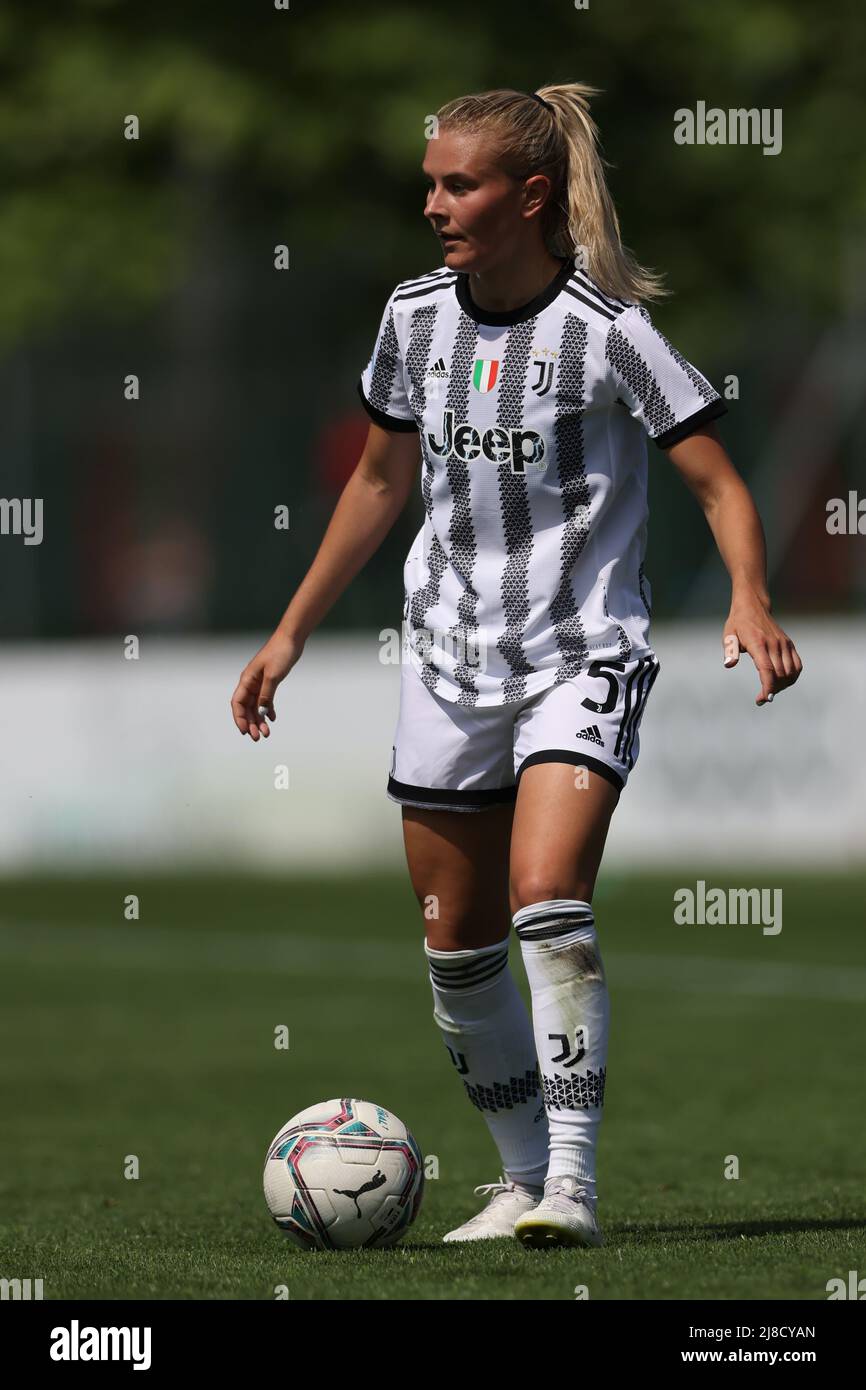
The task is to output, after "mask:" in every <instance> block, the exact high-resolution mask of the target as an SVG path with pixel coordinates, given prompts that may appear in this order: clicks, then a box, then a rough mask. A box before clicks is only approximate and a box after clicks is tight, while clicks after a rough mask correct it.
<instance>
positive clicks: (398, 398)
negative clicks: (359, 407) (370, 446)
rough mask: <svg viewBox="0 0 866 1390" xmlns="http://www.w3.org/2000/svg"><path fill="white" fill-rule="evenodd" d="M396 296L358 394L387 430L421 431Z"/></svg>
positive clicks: (360, 381)
mask: <svg viewBox="0 0 866 1390" xmlns="http://www.w3.org/2000/svg"><path fill="white" fill-rule="evenodd" d="M394 294H396V290H395V291H394ZM394 294H392V295H391V297H390V298H389V300H388V303H387V304H386V305H385V312H384V314H383V315H382V322H381V324H380V325H379V332H378V334H377V337H376V344H375V346H374V348H373V355H372V357H371V358H370V360H369V362H368V363H367V365H366V367H365V368H364V370H363V372H362V373H361V378H360V380H359V382H358V394H359V396H360V397H361V400H362V402H363V404H364V409H365V410H366V412H367V414H368V415H369V416H370V418H371V419H372V420H374V421H375V422H376V424H377V425H380V426H381V428H382V429H383V430H417V428H418V425H417V422H416V420H415V416H414V415H413V413H412V408H411V406H410V404H409V398H408V396H407V394H406V383H405V379H404V374H403V359H402V356H401V352H400V344H399V342H398V339H397V330H396V327H395V325H394Z"/></svg>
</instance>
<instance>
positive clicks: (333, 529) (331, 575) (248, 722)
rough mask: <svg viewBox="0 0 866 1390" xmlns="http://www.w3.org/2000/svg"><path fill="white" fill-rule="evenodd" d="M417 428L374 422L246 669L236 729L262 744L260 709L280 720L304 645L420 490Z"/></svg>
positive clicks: (236, 697) (236, 700)
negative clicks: (278, 697)
mask: <svg viewBox="0 0 866 1390" xmlns="http://www.w3.org/2000/svg"><path fill="white" fill-rule="evenodd" d="M420 457H421V454H420V446H419V441H418V434H417V431H415V430H411V431H409V430H402V429H401V430H390V429H382V428H381V427H380V426H379V425H377V424H375V423H373V422H372V421H371V422H370V429H369V432H368V434H367V442H366V444H365V446H364V450H363V453H362V454H361V457H360V459H359V460H358V463H357V466H356V468H355V471H354V472H353V473H352V476H351V477H350V479H349V481H348V482H347V483H346V486H345V487H344V489H343V491H342V493H341V494H340V499H339V501H338V502H337V505H336V507H335V508H334V514H333V516H332V517H331V520H330V522H329V523H328V529H327V531H326V532H325V535H324V537H323V539H322V543H321V545H320V546H319V549H318V552H317V554H316V557H315V559H314V560H313V563H312V564H311V565H310V568H309V570H308V571H307V573H306V575H305V576H304V578H303V580H302V581H301V583H300V585H299V586H298V589H297V591H296V593H295V596H294V598H293V599H292V601H291V603H290V604H289V606H288V608H287V609H286V611H285V613H284V614H283V616H282V618H281V619H280V622H279V624H278V625H277V628H276V630H275V631H274V634H273V636H272V637H270V638H269V639H268V641H267V642H266V643H265V645H264V646H263V647H262V649H261V650H260V651H258V652H256V655H255V656H254V657H253V659H252V661H250V662H248V664H247V665H246V666H245V667H244V669H243V671H242V672H241V676H240V680H239V681H238V684H237V687H236V689H235V692H234V694H233V695H232V700H231V707H232V715H233V717H234V721H235V724H236V725H237V727H238V728H239V729H240V731H241V733H242V734H249V736H250V738H251V739H252V740H253V742H254V743H258V741H259V738H260V737H264V738H267V737H268V734H269V733H270V730H269V729H268V725H267V721H266V719H265V717H264V716H263V715H260V714H259V712H258V710H259V706H260V705H262V706H264V707H265V708H266V709H267V710H268V718H269V719H272V720H273V719H275V718H276V711H275V710H274V692H275V691H276V688H277V686H278V685H279V683H280V681H281V680H283V679H284V678H285V676H287V675H288V673H289V671H290V670H291V669H292V667H293V666H294V665H295V663H296V662H297V660H298V659H299V657H300V655H301V653H302V652H303V650H304V643H305V642H306V640H307V638H308V637H309V635H310V633H311V632H313V630H314V629H315V628H316V627H317V626H318V624H319V623H320V622H321V621H322V619H323V618H324V617H325V615H326V614H327V613H328V612H329V610H330V609H331V608H332V607H333V605H334V604H335V603H336V601H337V599H338V598H339V597H340V595H341V594H342V593H343V591H344V590H345V589H346V588H348V586H349V584H350V583H351V582H352V580H353V579H354V578H355V575H356V574H358V572H359V571H360V570H361V569H363V567H364V565H365V564H366V563H367V561H368V560H369V559H370V556H371V555H374V554H375V552H376V551H377V550H378V548H379V546H380V545H381V544H382V541H383V540H384V539H385V537H386V536H387V534H388V532H389V531H390V529H391V527H392V526H393V525H394V522H395V521H396V520H397V517H398V516H399V515H400V513H401V512H402V510H403V508H404V507H405V505H406V502H407V499H408V497H409V494H410V493H411V491H412V489H413V487H415V485H416V479H417V465H418V462H419V460H420Z"/></svg>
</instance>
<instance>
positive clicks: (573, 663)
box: [358, 260, 726, 706]
mask: <svg viewBox="0 0 866 1390" xmlns="http://www.w3.org/2000/svg"><path fill="white" fill-rule="evenodd" d="M358 390H359V393H360V395H361V399H362V401H363V402H364V405H365V407H366V409H367V411H368V413H369V414H370V416H371V417H372V419H373V420H375V421H376V423H377V424H379V425H381V426H382V427H383V428H385V429H394V430H417V431H418V433H419V437H420V445H421V449H420V452H421V496H422V498H423V501H424V509H425V519H424V522H423V524H422V526H421V529H420V530H419V532H418V535H417V536H416V538H415V540H414V542H413V544H412V546H411V548H410V550H409V554H408V556H407V558H406V563H405V566H404V573H403V578H404V584H405V602H404V610H403V612H404V620H405V625H406V638H407V641H408V644H409V657H410V660H411V661H412V662H413V664H414V665H415V667H416V669H417V670H418V671H419V672H420V673H421V675H422V677H423V679H424V681H425V684H426V685H427V686H428V688H429V689H430V690H432V691H434V692H435V693H436V694H437V695H439V696H442V697H443V698H444V699H446V700H451V701H454V702H456V703H458V704H461V705H472V706H475V705H477V706H483V705H500V704H510V703H512V702H516V701H521V700H524V699H526V698H527V697H528V696H531V695H534V694H537V693H538V691H540V690H543V689H545V688H546V687H548V686H550V685H555V684H557V683H559V682H561V681H563V680H567V679H569V678H570V677H571V676H573V675H576V674H577V673H578V672H580V671H581V670H582V669H583V668H584V667H585V665H586V664H587V663H588V662H590V661H603V660H609V661H616V660H628V659H629V658H631V657H638V656H641V655H643V654H644V653H648V652H650V650H651V648H650V646H649V617H650V602H651V596H650V587H649V583H648V581H647V579H646V577H645V575H644V572H643V560H644V550H645V544H646V524H647V447H646V438H647V435H648V436H649V437H650V438H651V439H652V440H654V441H655V443H656V444H657V445H659V447H660V448H663V449H664V448H669V447H670V446H671V445H672V444H675V443H677V442H678V441H679V440H680V439H683V438H685V437H686V436H687V435H688V434H690V433H692V432H693V431H694V430H695V429H697V428H698V427H699V426H700V425H702V424H703V423H705V422H706V421H708V420H712V419H715V418H716V417H717V416H719V415H723V414H724V413H725V409H726V407H725V405H724V403H723V401H722V400H721V398H720V396H719V394H718V392H717V391H715V390H714V389H713V387H712V386H711V385H710V383H709V382H708V381H707V380H706V378H705V377H703V376H702V375H701V373H700V372H699V371H697V370H696V368H695V367H693V366H692V365H691V363H689V362H687V361H686V359H685V358H684V357H683V356H682V355H681V354H680V353H679V352H677V350H676V348H674V347H673V346H672V345H671V344H670V343H669V342H668V341H667V339H666V338H665V337H664V336H663V335H662V334H661V333H660V332H659V331H658V329H656V328H655V327H654V326H653V323H652V320H651V318H650V315H649V313H648V312H647V310H646V309H645V308H644V307H643V306H641V305H638V304H635V303H630V302H628V301H626V300H622V299H616V298H614V297H612V296H611V295H608V294H603V293H602V292H601V290H600V289H599V288H598V286H597V285H596V284H595V282H594V280H593V279H592V278H591V276H589V275H588V274H587V273H586V272H585V271H583V270H580V269H576V268H575V264H574V262H573V261H571V260H567V261H565V262H564V263H563V265H562V268H561V270H560V271H559V273H558V274H557V275H556V277H555V278H554V279H553V280H552V281H551V283H550V284H549V285H548V286H547V288H546V289H544V290H543V291H542V292H541V294H539V295H537V296H536V298H535V299H533V300H531V301H530V302H529V303H528V304H524V305H523V306H522V307H521V308H519V309H514V310H510V311H508V312H501V313H496V312H491V311H489V310H482V309H479V308H478V307H477V306H476V305H475V304H474V302H473V300H472V298H471V295H470V292H469V277H468V275H467V274H466V273H465V272H455V271H452V270H449V269H448V268H447V267H446V268H444V269H440V270H434V271H431V272H430V273H429V274H426V275H421V276H419V277H418V278H417V279H413V280H404V281H401V283H400V284H399V285H397V287H396V289H395V290H394V291H393V293H392V294H391V295H390V297H389V299H388V303H387V304H386V306H385V311H384V314H383V315H382V322H381V325H380V328H379V333H378V336H377V338H376V343H375V347H374V349H373V355H372V357H371V358H370V361H369V362H368V364H367V366H366V367H365V369H364V371H363V373H362V374H361V379H360V381H359V382H358Z"/></svg>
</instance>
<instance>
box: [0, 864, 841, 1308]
mask: <svg viewBox="0 0 866 1390" xmlns="http://www.w3.org/2000/svg"><path fill="white" fill-rule="evenodd" d="M697 876H698V875H696V873H695V872H694V870H692V871H691V872H688V873H687V872H683V873H680V874H666V875H664V876H663V877H662V876H660V877H641V878H623V879H617V878H610V877H608V879H607V881H606V883H605V884H604V885H603V887H602V888H601V889H600V891H599V892H598V894H597V896H596V902H595V907H596V917H597V922H598V928H599V935H600V939H601V943H602V950H603V953H604V959H605V965H606V968H607V972H608V977H609V982H610V987H611V1000H612V1007H611V1014H612V1038H611V1048H610V1054H609V1065H608V1081H607V1093H606V1105H605V1118H604V1123H603V1126H602V1131H601V1135H602V1137H601V1145H600V1155H599V1216H600V1219H601V1223H602V1227H603V1230H604V1233H605V1241H606V1244H605V1246H604V1248H602V1249H601V1250H594V1251H586V1252H582V1251H574V1250H555V1251H547V1252H545V1251H527V1250H524V1249H523V1248H522V1247H521V1246H519V1245H518V1244H517V1243H516V1242H510V1241H493V1242H489V1243H482V1244H475V1245H464V1246H456V1247H455V1246H453V1245H452V1246H445V1245H442V1244H441V1238H442V1235H443V1234H444V1232H445V1231H446V1230H448V1229H449V1228H450V1227H452V1226H453V1225H456V1224H457V1223H458V1222H459V1221H461V1220H464V1219H465V1218H466V1217H468V1216H469V1215H471V1214H472V1213H473V1212H474V1211H475V1210H477V1209H478V1206H479V1205H480V1199H479V1198H477V1197H474V1196H473V1192H472V1189H473V1186H474V1185H475V1184H478V1183H482V1182H492V1181H494V1180H495V1179H496V1178H498V1176H499V1165H498V1159H497V1155H496V1151H495V1149H494V1147H493V1144H492V1141H491V1140H490V1138H489V1136H488V1133H487V1129H486V1126H485V1125H484V1122H483V1120H482V1118H481V1116H480V1115H479V1113H478V1112H477V1111H476V1110H475V1109H474V1108H473V1107H472V1106H471V1105H470V1103H469V1101H468V1100H467V1099H466V1097H465V1095H464V1093H463V1088H462V1086H461V1084H460V1082H459V1079H458V1078H457V1076H456V1074H455V1072H454V1069H453V1067H452V1065H451V1063H450V1061H449V1059H448V1056H447V1053H446V1052H445V1049H444V1047H443V1046H442V1043H441V1041H440V1039H439V1035H438V1032H437V1031H436V1029H435V1027H434V1024H433V1021H432V1017H431V1009H432V999H431V994H430V987H429V983H428V980H427V977H426V972H425V967H424V957H423V952H422V945H421V943H422V924H421V919H420V914H419V912H418V909H417V907H416V905H415V902H414V899H413V898H412V896H411V893H410V889H409V886H408V882H407V881H406V880H404V879H402V878H400V877H396V878H392V877H377V878H358V879H331V880H329V881H313V880H308V881H307V880H305V881H298V880H285V881H278V880H274V879H262V878H250V879H242V878H207V879H205V878H185V879H173V880H168V879H164V878H159V879H156V878H152V879H151V878H143V877H142V876H141V875H139V874H130V875H127V876H125V877H124V878H123V879H118V880H99V881H93V880H80V881H60V880H57V879H45V880H43V881H42V882H40V883H35V882H31V881H26V882H25V881H14V882H10V881H6V882H4V883H3V884H2V887H0V904H2V906H0V1002H2V1008H0V1027H2V1052H0V1068H2V1083H3V1084H2V1092H3V1124H2V1134H0V1276H3V1277H7V1278H13V1277H19V1278H27V1277H30V1278H42V1279H43V1280H44V1292H45V1297H46V1298H117V1299H126V1298H146V1299H149V1298H154V1299H176V1298H206V1299H234V1298H246V1299H270V1298H273V1297H274V1289H275V1288H276V1287H277V1286H278V1285H287V1286H288V1290H289V1297H290V1298H291V1299H390V1298H412V1299H454V1298H458V1299H468V1298H473V1299H475V1298H481V1299H525V1298H530V1299H573V1298H574V1290H575V1287H576V1286H577V1285H584V1284H585V1285H587V1286H588V1289H589V1295H590V1297H591V1298H593V1299H599V1298H606V1299H647V1298H662V1299H687V1298H699V1299H709V1298H723V1299H738V1298H743V1299H766V1298H795V1299H824V1298H826V1290H825V1285H826V1282H827V1280H828V1279H830V1278H832V1277H835V1276H842V1277H846V1276H847V1272H848V1270H850V1269H858V1270H859V1272H860V1275H861V1276H862V1275H864V1274H866V1241H864V1223H866V1196H864V1182H863V1155H864V1152H866V1106H864V1083H863V1010H864V1003H866V944H864V934H863V900H864V888H866V881H864V879H863V877H862V876H861V877H854V876H850V877H846V876H838V877H829V878H826V879H820V878H818V877H817V876H815V877H806V876H803V877H800V876H796V875H793V874H791V873H787V872H785V873H776V874H767V873H763V874H761V873H751V874H747V875H746V877H745V879H744V880H743V881H744V882H747V883H754V884H765V885H772V886H776V887H782V888H783V890H784V927H783V930H782V932H781V934H780V935H778V936H775V937H772V936H764V935H763V934H762V933H761V931H760V928H759V927H746V926H737V927H730V926H729V927H710V926H705V927H682V926H674V925H673V923H672V897H673V891H674V889H675V888H676V887H678V886H680V885H689V884H691V885H692V886H693V885H694V882H695V879H696V877H697ZM707 877H708V880H709V881H711V882H712V883H714V884H720V885H722V886H728V884H729V883H730V882H733V880H731V879H726V878H725V877H724V876H723V875H716V876H715V877H713V878H710V876H709V875H707ZM130 892H135V893H138V894H139V895H140V899H141V919H140V921H138V922H128V921H125V920H124V916H123V900H124V896H125V894H127V893H130ZM512 962H513V965H514V968H515V972H516V974H517V977H518V979H519V980H520V981H521V985H522V987H524V989H525V980H524V977H523V972H522V966H521V964H520V959H519V950H518V949H517V947H516V946H514V947H513V948H512ZM280 1024H285V1025H287V1026H288V1028H289V1030H290V1039H291V1045H290V1048H289V1050H288V1051H277V1050H275V1048H274V1045H273V1037H274V1029H275V1028H276V1027H277V1026H278V1025H280ZM337 1095H355V1096H360V1097H363V1098H366V1099H372V1100H377V1101H380V1102H381V1103H382V1104H383V1105H385V1106H387V1107H388V1108H389V1109H391V1110H393V1111H395V1112H396V1113H397V1114H398V1115H399V1116H400V1117H401V1118H402V1119H404V1120H405V1121H406V1123H407V1124H408V1125H409V1127H410V1128H411V1129H412V1130H413V1132H414V1133H415V1135H416V1138H417V1139H418V1141H419V1143H420V1145H421V1147H422V1149H423V1150H424V1152H425V1154H427V1155H436V1157H437V1159H438V1167H439V1176H438V1179H436V1180H433V1181H428V1183H427V1187H426V1195H425V1200H424V1204H423V1206H422V1209H421V1213H420V1216H419V1218H418V1221H417V1222H416V1224H415V1226H414V1227H413V1228H412V1229H411V1230H410V1232H409V1234H408V1236H407V1237H406V1238H404V1241H403V1243H402V1244H400V1245H399V1246H397V1247H395V1248H394V1249H393V1250H390V1251H371V1252H366V1253H361V1254H356V1253H351V1252H343V1253H321V1254H312V1255H310V1254H305V1253H302V1252H300V1251H295V1250H294V1249H293V1248H292V1247H290V1246H289V1245H288V1244H287V1243H286V1242H285V1240H284V1238H283V1237H282V1235H281V1234H280V1232H279V1231H278V1230H277V1228H276V1227H275V1226H274V1225H273V1224H272V1222H271V1220H270V1217H269V1215H268V1213H267V1211H266V1208H265V1205H264V1200H263V1197H262V1193H261V1168H262V1161H263V1157H264V1152H265V1149H266V1147H267V1144H268V1142H269V1140H270V1139H271V1138H272V1136H273V1135H274V1134H275V1133H276V1131H277V1129H278V1128H279V1127H280V1125H282V1124H283V1123H284V1121H285V1120H287V1119H288V1118H289V1116H290V1115H292V1114H294V1113H295V1112H296V1111H297V1110H299V1109H302V1108H303V1107H304V1106H306V1105H309V1104H312V1103H313V1102H315V1101H318V1100H324V1099H327V1098H329V1097H331V1096H337ZM130 1154H134V1155H136V1156H137V1157H138V1159H139V1162H140V1177H139V1179H138V1180H137V1181H129V1180H126V1179H125V1178H124V1176H123V1166H124V1160H125V1157H126V1156H127V1155H130ZM730 1154H735V1155H737V1156H738V1158H739V1163H740V1177H739V1179H738V1180H736V1181H730V1180H726V1179H725V1177H724V1166H725V1160H726V1156H727V1155H730Z"/></svg>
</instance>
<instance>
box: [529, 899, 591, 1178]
mask: <svg viewBox="0 0 866 1390" xmlns="http://www.w3.org/2000/svg"><path fill="white" fill-rule="evenodd" d="M514 929H515V931H516V932H517V935H518V937H519V938H520V947H521V950H522V952H523V962H524V965H525V966H526V975H527V978H528V980H529V988H530V991H531V994H532V1021H533V1028H534V1032H535V1048H536V1052H537V1054H538V1061H539V1065H540V1068H541V1079H542V1085H543V1088H544V1104H545V1108H546V1110H547V1121H548V1126H549V1130H550V1166H549V1168H548V1173H547V1175H548V1177H549V1178H554V1177H564V1176H566V1175H570V1176H571V1177H574V1178H578V1179H579V1180H580V1182H581V1185H582V1186H583V1187H584V1188H585V1189H586V1193H587V1196H588V1197H589V1198H590V1200H594V1199H595V1197H596V1185H595V1150H596V1143H597V1140H598V1129H599V1125H600V1124H601V1116H602V1106H603V1104H604V1083H605V1072H606V1067H607V1040H608V1029H609V1019H610V1006H609V1000H608V993H607V981H606V979H605V975H604V966H603V965H602V961H601V953H600V951H599V947H598V938H597V937H596V932H595V921H594V918H593V915H592V908H591V907H590V905H589V903H584V902H579V901H578V900H577V899H576V898H553V899H551V900H550V901H548V902H541V903H531V904H529V906H527V907H522V908H521V909H520V911H519V912H517V913H515V915H514Z"/></svg>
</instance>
